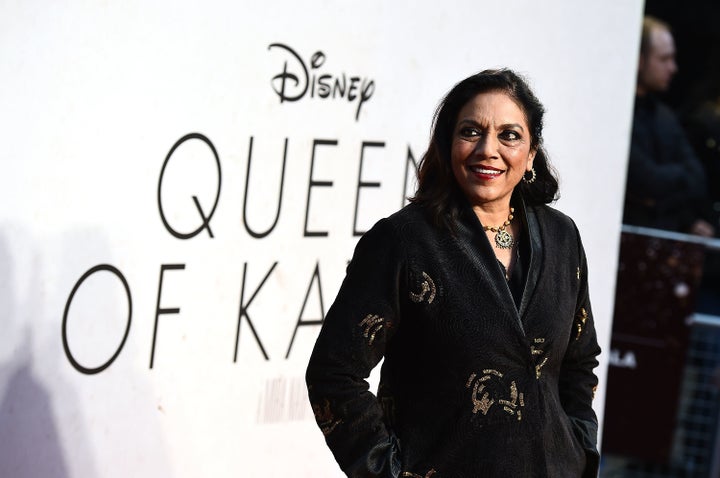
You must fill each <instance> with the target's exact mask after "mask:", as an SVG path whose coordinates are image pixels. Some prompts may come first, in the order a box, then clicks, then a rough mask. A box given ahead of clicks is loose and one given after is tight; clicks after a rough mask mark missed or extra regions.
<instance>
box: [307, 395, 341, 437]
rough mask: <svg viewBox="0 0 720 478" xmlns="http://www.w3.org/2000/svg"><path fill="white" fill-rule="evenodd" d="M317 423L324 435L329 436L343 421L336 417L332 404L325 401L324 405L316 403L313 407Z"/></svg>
mask: <svg viewBox="0 0 720 478" xmlns="http://www.w3.org/2000/svg"><path fill="white" fill-rule="evenodd" d="M312 410H313V414H314V415H315V421H316V422H317V424H318V426H319V427H320V430H322V432H323V435H325V436H327V435H329V434H330V433H332V431H333V430H335V427H337V426H338V425H340V424H341V423H342V420H336V419H335V415H334V414H333V412H332V411H331V410H330V402H329V401H328V400H327V399H325V401H324V403H323V404H322V405H318V404H316V403H314V404H313V405H312Z"/></svg>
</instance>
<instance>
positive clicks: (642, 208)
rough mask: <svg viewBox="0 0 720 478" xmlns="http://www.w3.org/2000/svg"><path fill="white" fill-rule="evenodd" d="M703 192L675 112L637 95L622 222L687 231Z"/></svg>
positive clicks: (698, 213) (700, 208) (650, 97)
mask: <svg viewBox="0 0 720 478" xmlns="http://www.w3.org/2000/svg"><path fill="white" fill-rule="evenodd" d="M599 168H600V169H602V166H599ZM607 173H608V174H614V173H613V172H612V171H608V172H607ZM706 195H707V188H706V182H705V171H704V169H703V166H702V163H700V160H699V159H698V158H697V156H695V153H694V151H693V149H692V147H691V146H690V143H689V142H688V140H687V137H686V136H685V132H684V131H683V129H682V127H681V126H680V123H679V122H678V120H677V118H676V117H675V114H674V113H673V112H672V111H671V110H670V108H668V107H667V106H666V105H664V104H663V103H662V102H660V101H659V100H658V99H657V98H655V97H654V96H653V95H651V94H648V95H646V96H643V97H640V96H638V97H636V98H635V113H634V116H633V130H632V137H631V141H630V158H629V160H628V173H627V186H626V192H625V212H624V216H623V222H624V223H625V224H632V225H635V226H644V227H653V228H657V229H666V230H671V231H680V232H688V229H689V228H690V226H691V225H692V224H693V223H694V222H695V221H696V220H697V219H699V218H701V216H702V215H703V213H704V211H703V206H704V201H705V198H706Z"/></svg>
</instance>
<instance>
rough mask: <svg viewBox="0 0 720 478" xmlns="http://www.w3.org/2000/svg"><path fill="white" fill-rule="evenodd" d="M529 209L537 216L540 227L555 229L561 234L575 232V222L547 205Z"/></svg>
mask: <svg viewBox="0 0 720 478" xmlns="http://www.w3.org/2000/svg"><path fill="white" fill-rule="evenodd" d="M530 209H531V210H532V211H533V212H534V213H535V215H536V216H537V219H538V223H539V224H540V226H541V227H545V228H552V229H557V230H559V231H561V232H568V231H570V230H577V227H576V226H575V221H573V220H572V218H571V217H570V216H568V215H567V214H565V213H563V212H560V211H558V210H557V209H555V208H553V207H550V206H548V205H547V204H541V205H538V206H531V207H530Z"/></svg>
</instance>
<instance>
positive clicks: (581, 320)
mask: <svg viewBox="0 0 720 478" xmlns="http://www.w3.org/2000/svg"><path fill="white" fill-rule="evenodd" d="M587 318H588V313H587V311H586V310H585V308H584V307H583V308H581V309H580V312H578V315H576V316H575V328H576V329H577V334H576V335H575V340H578V339H580V334H582V331H583V327H585V322H586V321H587Z"/></svg>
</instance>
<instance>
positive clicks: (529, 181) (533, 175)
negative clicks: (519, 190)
mask: <svg viewBox="0 0 720 478" xmlns="http://www.w3.org/2000/svg"><path fill="white" fill-rule="evenodd" d="M529 172H530V173H531V174H532V177H531V178H530V179H527V178H526V177H525V175H524V174H523V178H522V180H523V181H524V182H525V183H527V184H532V183H534V182H535V180H536V179H537V173H536V172H535V168H534V167H532V168H530V171H529Z"/></svg>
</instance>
